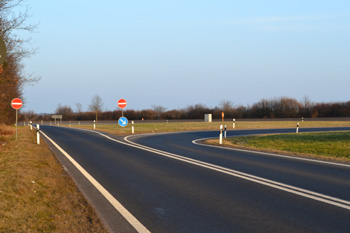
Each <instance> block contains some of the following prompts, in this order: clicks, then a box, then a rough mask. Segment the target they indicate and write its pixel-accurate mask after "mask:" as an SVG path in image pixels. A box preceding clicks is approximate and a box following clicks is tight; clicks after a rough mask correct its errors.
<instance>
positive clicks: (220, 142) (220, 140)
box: [219, 125, 222, 145]
mask: <svg viewBox="0 0 350 233" xmlns="http://www.w3.org/2000/svg"><path fill="white" fill-rule="evenodd" d="M219 144H220V145H222V125H220V135H219Z"/></svg>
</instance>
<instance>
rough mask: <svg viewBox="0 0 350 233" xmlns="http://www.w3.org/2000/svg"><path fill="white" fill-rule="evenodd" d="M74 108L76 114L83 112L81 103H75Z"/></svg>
mask: <svg viewBox="0 0 350 233" xmlns="http://www.w3.org/2000/svg"><path fill="white" fill-rule="evenodd" d="M75 107H76V109H77V113H81V112H82V111H83V105H81V103H76V104H75Z"/></svg>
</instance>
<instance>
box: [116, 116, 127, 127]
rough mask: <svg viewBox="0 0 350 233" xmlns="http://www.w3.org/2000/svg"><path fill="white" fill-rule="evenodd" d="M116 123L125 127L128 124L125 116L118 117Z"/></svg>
mask: <svg viewBox="0 0 350 233" xmlns="http://www.w3.org/2000/svg"><path fill="white" fill-rule="evenodd" d="M118 124H119V125H120V126H121V127H125V126H127V125H128V119H127V118H126V117H121V118H119V120H118Z"/></svg>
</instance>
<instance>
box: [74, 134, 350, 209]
mask: <svg viewBox="0 0 350 233" xmlns="http://www.w3.org/2000/svg"><path fill="white" fill-rule="evenodd" d="M79 130H83V131H88V132H92V133H96V134H99V135H101V136H103V137H105V138H107V139H109V140H111V141H114V142H117V143H120V144H123V145H127V146H131V147H134V148H138V149H141V150H145V151H148V152H152V153H155V154H159V155H162V156H165V157H168V158H172V159H176V160H179V161H183V162H186V163H190V164H193V165H196V166H200V167H204V168H207V169H210V170H214V171H218V172H221V173H224V174H228V175H231V176H235V177H238V178H242V179H245V180H249V181H252V182H255V183H259V184H262V185H265V186H268V187H272V188H275V189H279V190H282V191H285V192H289V193H292V194H295V195H299V196H303V197H307V198H309V199H312V200H316V201H319V202H323V203H327V204H330V205H334V206H338V207H341V208H344V209H347V210H350V201H346V200H342V199H339V198H335V197H331V196H327V195H323V194H321V193H316V192H313V191H309V190H306V189H302V188H298V187H295V186H291V185H287V184H283V183H279V182H276V181H273V180H268V179H265V178H262V177H258V176H254V175H250V174H247V173H243V172H239V171H236V170H232V169H229V168H225V167H221V166H217V165H214V164H210V163H206V162H202V161H199V160H196V159H191V158H187V157H184V156H181V155H176V154H172V153H169V152H165V151H161V150H157V149H154V148H151V147H147V146H143V145H141V144H137V143H135V142H132V141H130V140H128V138H129V137H136V136H140V135H129V136H126V137H124V140H125V141H126V142H127V143H126V142H122V141H119V140H116V139H114V138H111V137H109V136H107V135H105V134H103V133H101V132H98V131H93V130H88V129H79ZM153 135H154V134H153ZM220 148H221V147H220Z"/></svg>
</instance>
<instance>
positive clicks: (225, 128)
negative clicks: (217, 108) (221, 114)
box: [224, 125, 226, 138]
mask: <svg viewBox="0 0 350 233" xmlns="http://www.w3.org/2000/svg"><path fill="white" fill-rule="evenodd" d="M224 138H226V125H225V131H224Z"/></svg>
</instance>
